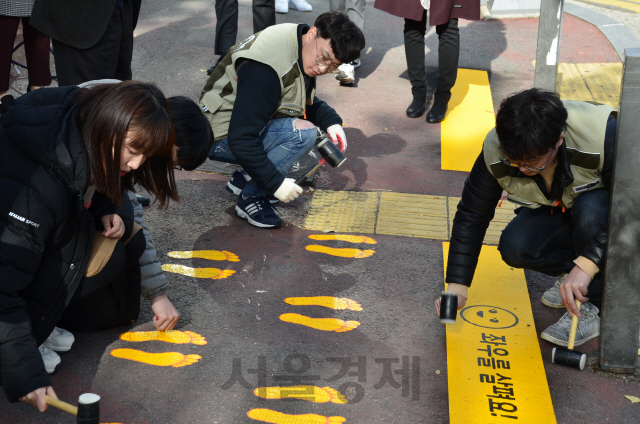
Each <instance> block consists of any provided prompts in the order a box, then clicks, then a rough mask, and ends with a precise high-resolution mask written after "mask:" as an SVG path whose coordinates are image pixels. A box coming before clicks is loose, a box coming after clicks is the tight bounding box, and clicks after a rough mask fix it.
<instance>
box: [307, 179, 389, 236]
mask: <svg viewBox="0 0 640 424" xmlns="http://www.w3.org/2000/svg"><path fill="white" fill-rule="evenodd" d="M377 209H378V193H372V192H356V191H329V190H316V191H315V192H314V194H313V200H312V201H311V208H310V209H309V213H308V214H307V218H306V220H305V224H304V228H305V229H307V230H319V231H335V232H347V233H348V232H352V233H369V234H373V233H374V230H375V225H376V211H377Z"/></svg>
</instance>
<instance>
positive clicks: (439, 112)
mask: <svg viewBox="0 0 640 424" xmlns="http://www.w3.org/2000/svg"><path fill="white" fill-rule="evenodd" d="M446 113H447V103H442V102H439V101H435V102H434V103H433V106H431V109H430V110H429V113H427V122H428V123H430V124H437V123H438V122H440V121H442V120H443V119H444V115H445V114H446Z"/></svg>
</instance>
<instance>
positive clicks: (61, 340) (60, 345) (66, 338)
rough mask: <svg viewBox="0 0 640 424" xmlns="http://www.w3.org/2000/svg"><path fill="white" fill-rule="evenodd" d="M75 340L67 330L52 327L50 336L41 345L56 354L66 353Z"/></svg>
mask: <svg viewBox="0 0 640 424" xmlns="http://www.w3.org/2000/svg"><path fill="white" fill-rule="evenodd" d="M75 340H76V339H75V337H73V334H71V333H69V332H68V331H67V330H63V329H62V328H58V327H54V328H53V331H52V332H51V335H50V336H49V337H48V338H47V340H45V341H44V343H42V346H44V347H45V348H47V349H51V350H54V351H56V352H68V351H69V349H71V345H73V342H74V341H75Z"/></svg>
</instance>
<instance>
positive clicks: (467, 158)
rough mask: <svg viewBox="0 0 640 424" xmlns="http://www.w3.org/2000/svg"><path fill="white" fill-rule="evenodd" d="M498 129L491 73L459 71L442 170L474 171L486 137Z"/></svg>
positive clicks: (444, 138) (444, 133) (445, 125)
mask: <svg viewBox="0 0 640 424" xmlns="http://www.w3.org/2000/svg"><path fill="white" fill-rule="evenodd" d="M494 126H495V115H494V114H493V101H492V100H491V88H490V87H489V77H488V75H487V72H486V71H476V70H472V69H462V68H460V69H458V78H457V79H456V84H455V85H454V86H453V88H452V89H451V100H450V101H449V111H448V112H447V115H446V117H445V119H444V121H442V124H441V143H442V149H441V166H442V169H448V170H452V171H465V172H468V171H471V167H472V166H473V163H474V162H475V161H476V159H477V158H478V155H479V154H480V151H481V150H482V143H483V142H484V138H485V136H486V135H487V133H488V132H489V131H490V130H491V129H492V128H493V127H494Z"/></svg>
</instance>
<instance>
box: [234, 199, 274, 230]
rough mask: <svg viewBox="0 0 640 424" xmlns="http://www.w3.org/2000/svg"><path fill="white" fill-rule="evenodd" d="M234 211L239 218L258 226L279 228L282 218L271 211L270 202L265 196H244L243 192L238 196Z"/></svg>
mask: <svg viewBox="0 0 640 424" xmlns="http://www.w3.org/2000/svg"><path fill="white" fill-rule="evenodd" d="M236 213H237V214H238V216H239V217H240V218H244V219H246V220H247V221H249V224H251V225H255V226H256V227H260V228H280V227H281V226H282V219H281V218H280V217H279V216H278V215H276V213H275V212H274V211H273V207H272V206H271V203H270V202H268V201H267V199H266V197H265V196H263V197H255V196H249V197H248V198H246V199H245V198H244V194H240V195H239V196H238V203H237V204H236Z"/></svg>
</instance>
